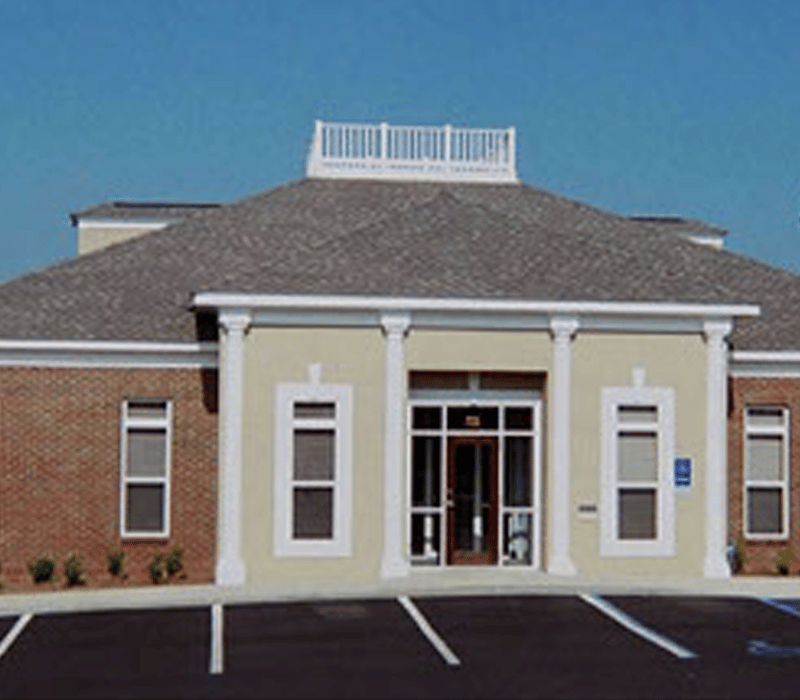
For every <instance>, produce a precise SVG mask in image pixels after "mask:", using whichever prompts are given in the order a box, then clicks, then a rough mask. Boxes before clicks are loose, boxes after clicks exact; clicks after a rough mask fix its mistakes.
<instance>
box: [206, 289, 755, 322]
mask: <svg viewBox="0 0 800 700" xmlns="http://www.w3.org/2000/svg"><path fill="white" fill-rule="evenodd" d="M192 305H193V306H194V307H199V308H228V307H236V308H250V309H254V310H255V309H270V308H271V309H287V308H290V309H298V310H300V309H340V310H345V309H347V310H362V311H363V310H375V309H378V310H381V311H467V312H481V311H487V312H494V313H514V312H517V313H544V314H572V315H575V314H588V315H624V316H631V315H635V316H692V317H702V318H708V317H720V318H727V317H731V316H758V315H759V314H760V313H761V310H760V307H758V306H757V305H755V304H675V303H669V302H665V303H658V302H625V301H523V300H518V299H435V298H434V299H420V298H417V297H379V296H375V297H364V296H319V295H309V296H301V295H294V294H275V295H272V294H243V293H235V292H200V293H198V294H195V296H194V298H193V299H192Z"/></svg>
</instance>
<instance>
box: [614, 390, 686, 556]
mask: <svg viewBox="0 0 800 700" xmlns="http://www.w3.org/2000/svg"><path fill="white" fill-rule="evenodd" d="M674 406H675V399H674V391H673V390H672V389H670V388H665V387H608V388H605V389H603V390H602V392H601V430H602V439H601V443H602V444H601V450H602V456H601V465H600V484H601V492H600V504H601V513H600V553H601V555H603V556H672V555H673V554H674V553H675V551H674V550H675V491H674V487H673V485H672V482H671V477H672V465H673V461H674V454H675V415H674V410H675V409H674Z"/></svg>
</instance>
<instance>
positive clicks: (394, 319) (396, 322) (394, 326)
mask: <svg viewBox="0 0 800 700" xmlns="http://www.w3.org/2000/svg"><path fill="white" fill-rule="evenodd" d="M381 327H382V328H383V332H384V333H385V334H386V335H387V336H388V337H397V336H400V337H403V336H405V335H406V333H408V329H409V328H410V327H411V315H410V314H407V313H383V314H381Z"/></svg>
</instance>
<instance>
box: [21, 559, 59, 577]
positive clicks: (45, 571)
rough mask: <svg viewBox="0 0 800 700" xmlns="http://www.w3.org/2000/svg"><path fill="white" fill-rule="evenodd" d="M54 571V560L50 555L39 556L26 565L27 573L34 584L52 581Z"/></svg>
mask: <svg viewBox="0 0 800 700" xmlns="http://www.w3.org/2000/svg"><path fill="white" fill-rule="evenodd" d="M55 570H56V558H55V557H54V556H53V555H51V554H40V555H39V556H37V557H35V558H34V559H33V560H32V561H31V562H29V563H28V571H29V572H30V574H31V578H33V582H34V583H45V582H47V581H52V580H53V574H54V573H55Z"/></svg>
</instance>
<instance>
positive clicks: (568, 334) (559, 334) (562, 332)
mask: <svg viewBox="0 0 800 700" xmlns="http://www.w3.org/2000/svg"><path fill="white" fill-rule="evenodd" d="M580 325H581V323H580V321H579V320H578V319H577V318H576V317H575V316H551V317H550V330H551V331H552V333H553V336H554V337H555V338H566V339H568V340H572V338H573V337H574V336H575V334H576V333H577V332H578V328H579V327H580Z"/></svg>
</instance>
